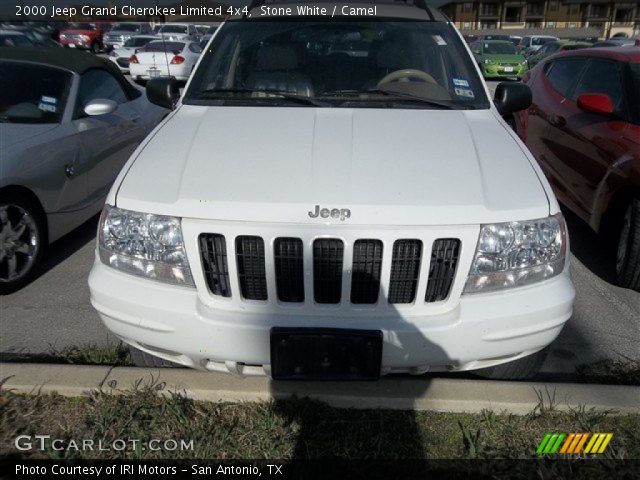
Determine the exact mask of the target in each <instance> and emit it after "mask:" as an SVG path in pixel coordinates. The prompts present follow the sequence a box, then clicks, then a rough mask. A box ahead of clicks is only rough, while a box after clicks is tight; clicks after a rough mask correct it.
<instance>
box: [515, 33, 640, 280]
mask: <svg viewBox="0 0 640 480" xmlns="http://www.w3.org/2000/svg"><path fill="white" fill-rule="evenodd" d="M523 81H524V82H525V83H526V84H528V85H529V87H530V88H531V90H532V93H533V103H532V105H531V107H530V108H529V109H528V110H526V111H523V112H520V113H519V114H518V115H516V118H515V121H516V128H517V131H518V135H520V138H522V140H523V141H524V142H525V143H526V144H527V146H528V147H529V149H530V150H531V152H532V153H533V155H534V156H535V157H536V159H537V160H538V162H539V164H540V166H541V168H542V169H543V170H544V172H545V174H546V175H547V178H548V179H549V181H550V183H551V185H552V186H553V188H554V191H555V193H556V195H557V197H558V199H559V200H560V201H561V202H562V203H564V204H565V205H566V206H567V207H568V208H570V209H571V210H572V211H573V212H575V213H576V214H577V215H578V216H580V217H581V218H582V219H584V220H585V221H586V222H588V223H589V225H590V226H591V228H593V229H594V230H595V231H597V232H601V233H606V234H607V235H606V236H609V234H614V236H615V237H614V238H615V240H616V243H617V261H616V270H617V276H618V281H619V284H620V285H622V286H624V287H628V288H633V289H635V290H640V47H636V46H629V47H620V48H616V49H613V48H589V49H584V50H574V51H569V52H563V53H560V54H557V55H554V56H551V57H548V58H546V59H544V60H543V61H542V62H540V63H539V64H538V65H537V66H536V67H535V68H533V69H532V70H530V71H529V72H527V74H525V77H524V78H523Z"/></svg>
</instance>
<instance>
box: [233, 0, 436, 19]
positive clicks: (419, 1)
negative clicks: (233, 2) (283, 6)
mask: <svg viewBox="0 0 640 480" xmlns="http://www.w3.org/2000/svg"><path fill="white" fill-rule="evenodd" d="M280 1H282V0H280ZM267 3H269V2H268V1H267V0H251V1H250V2H249V5H248V7H247V10H246V11H247V12H250V11H251V10H253V9H254V8H258V7H259V6H261V5H266V4H267ZM271 3H278V0H271ZM282 3H286V2H285V1H282ZM389 3H406V4H410V3H412V4H413V5H414V6H416V7H417V8H419V9H421V10H424V11H425V12H427V14H428V15H429V17H430V19H431V20H438V21H448V19H447V17H446V16H445V15H444V14H443V13H441V12H440V11H439V10H437V9H433V8H431V7H429V6H428V5H427V2H426V1H425V0H390V1H389ZM246 17H247V13H245V14H244V16H243V18H246Z"/></svg>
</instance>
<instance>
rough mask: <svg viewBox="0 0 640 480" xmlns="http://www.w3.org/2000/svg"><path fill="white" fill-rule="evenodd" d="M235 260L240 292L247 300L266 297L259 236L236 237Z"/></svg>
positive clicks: (261, 243)
mask: <svg viewBox="0 0 640 480" xmlns="http://www.w3.org/2000/svg"><path fill="white" fill-rule="evenodd" d="M236 260H237V261H238V281H239V282H240V292H241V293H242V296H243V297H244V298H246V299H247V300H266V299H267V277H266V274H265V271H264V241H263V240H262V238H260V237H250V236H242V237H236Z"/></svg>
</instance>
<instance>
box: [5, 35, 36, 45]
mask: <svg viewBox="0 0 640 480" xmlns="http://www.w3.org/2000/svg"><path fill="white" fill-rule="evenodd" d="M23 45H31V41H30V40H29V39H28V38H27V37H25V36H24V35H14V34H13V33H0V47H19V46H23Z"/></svg>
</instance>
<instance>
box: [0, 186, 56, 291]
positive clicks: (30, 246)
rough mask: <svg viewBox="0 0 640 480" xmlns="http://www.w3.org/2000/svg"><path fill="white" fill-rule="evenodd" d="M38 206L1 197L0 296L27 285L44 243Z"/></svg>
mask: <svg viewBox="0 0 640 480" xmlns="http://www.w3.org/2000/svg"><path fill="white" fill-rule="evenodd" d="M46 239H47V236H46V229H45V221H44V215H43V214H42V211H41V209H40V207H39V205H38V204H37V203H36V202H34V201H33V200H32V199H30V198H29V197H27V196H25V195H21V194H14V193H12V194H2V195H0V295H7V294H9V293H13V292H15V291H16V290H19V289H21V288H22V287H24V286H25V285H27V284H28V283H29V282H31V280H33V277H34V275H35V273H36V270H37V267H38V265H39V264H40V261H41V260H42V257H43V255H44V250H45V247H46V243H47V240H46Z"/></svg>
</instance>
